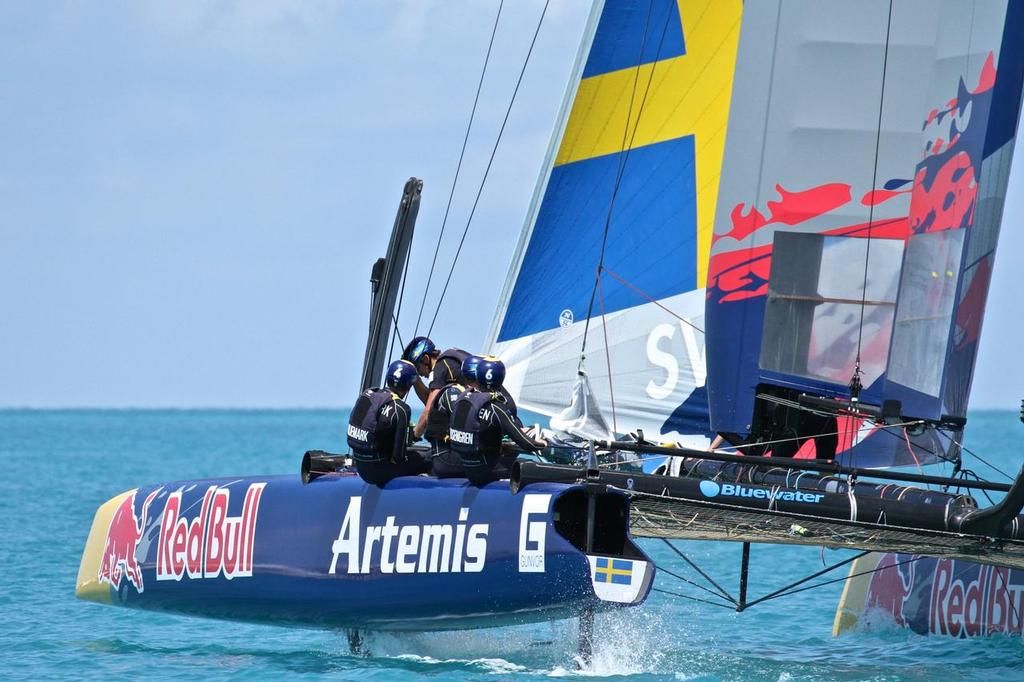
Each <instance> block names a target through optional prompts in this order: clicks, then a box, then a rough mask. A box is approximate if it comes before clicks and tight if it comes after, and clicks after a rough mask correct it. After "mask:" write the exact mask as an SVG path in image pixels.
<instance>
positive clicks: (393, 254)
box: [359, 178, 423, 391]
mask: <svg viewBox="0 0 1024 682" xmlns="http://www.w3.org/2000/svg"><path fill="white" fill-rule="evenodd" d="M422 191H423V181H422V180H420V179H419V178H409V180H408V181H406V183H405V188H404V189H403V190H402V200H401V202H400V203H399V204H398V214H397V215H396V216H395V225H394V227H392V228H391V241H390V242H389V243H388V251H387V255H386V256H385V257H384V258H378V259H377V261H376V262H375V263H374V264H373V269H372V270H371V272H370V287H371V299H370V329H369V334H368V336H367V339H366V354H365V356H364V358H363V377H362V380H361V381H360V384H359V386H360V388H359V390H360V391H365V390H366V389H368V388H371V387H373V386H377V385H379V384H380V379H381V376H382V375H383V373H384V363H385V362H386V361H387V359H388V342H389V339H390V338H391V332H392V328H393V327H392V325H393V324H394V322H395V319H394V315H395V303H396V301H397V299H398V288H399V286H400V285H401V283H402V273H403V271H404V270H405V262H406V259H407V258H408V256H409V247H410V246H411V245H412V234H413V229H414V228H415V226H416V215H417V214H418V213H419V210H420V194H421V192H422Z"/></svg>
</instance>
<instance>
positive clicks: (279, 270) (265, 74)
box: [0, 0, 1024, 409]
mask: <svg viewBox="0 0 1024 682" xmlns="http://www.w3.org/2000/svg"><path fill="white" fill-rule="evenodd" d="M542 5H543V3H542V2H541V0H522V1H518V0H517V1H516V2H508V3H506V6H505V8H504V10H503V14H502V23H501V25H500V27H499V31H498V35H497V38H496V41H495V46H494V52H493V54H492V57H491V65H490V67H489V72H488V76H487V79H486V81H485V84H484V90H483V93H482V95H481V103H480V109H479V111H478V114H477V118H476V122H475V123H474V130H473V133H472V135H471V137H470V141H469V147H468V150H467V155H466V160H465V162H464V165H463V176H462V178H461V180H460V184H459V187H458V190H457V191H456V194H455V200H454V203H453V208H452V213H451V216H450V218H449V222H448V227H447V230H448V232H447V234H446V236H445V239H444V240H443V241H442V246H441V250H440V255H439V261H438V263H439V264H438V269H439V271H440V273H441V275H442V282H443V275H446V274H447V271H448V268H449V267H450V265H451V262H452V257H453V254H454V251H455V247H456V244H457V237H458V235H460V234H461V231H462V229H463V228H464V227H465V225H466V219H467V216H468V212H469V209H470V206H471V204H472V200H473V196H474V195H475V193H476V190H477V187H478V185H479V182H480V178H481V175H482V173H483V170H484V166H485V165H486V163H487V158H488V155H489V153H490V150H491V146H492V145H493V143H494V139H495V135H496V133H497V130H498V127H499V126H500V124H501V119H502V117H503V116H504V113H505V107H506V106H507V103H508V98H509V97H510V95H511V92H512V88H513V86H514V84H515V80H516V77H517V76H518V71H519V69H520V68H521V66H522V62H523V59H524V57H525V55H526V51H527V48H528V45H529V42H530V38H531V36H532V33H533V30H534V28H535V26H536V21H537V19H538V17H539V15H540V11H541V7H542ZM588 7H589V2H588V1H587V0H552V3H551V8H550V9H549V10H548V15H547V17H546V19H545V22H544V25H543V27H542V30H541V33H540V36H539V38H538V43H537V46H536V48H535V52H534V54H533V57H532V58H531V61H530V64H529V66H528V69H527V72H526V76H525V79H524V82H523V85H522V88H521V90H520V92H519V95H518V97H517V100H516V104H515V107H514V108H513V110H512V113H511V116H510V118H509V122H508V127H507V129H506V131H505V133H504V135H503V137H502V141H501V144H500V146H499V148H498V152H497V156H496V158H495V161H494V166H493V168H492V170H491V173H490V177H489V179H488V181H487V183H486V185H485V187H484V191H483V194H482V197H481V201H480V206H479V208H478V209H477V212H476V216H475V218H474V220H473V222H472V224H471V225H470V230H469V232H468V235H467V239H466V244H465V246H464V247H463V253H462V255H461V256H460V259H459V261H458V266H457V268H456V269H455V271H454V275H453V279H452V284H451V287H450V291H451V293H449V295H448V296H447V297H446V299H445V301H444V305H442V306H441V308H440V312H439V315H438V319H437V323H436V325H435V332H434V335H433V336H434V337H435V339H436V340H437V342H438V343H439V344H443V345H457V346H461V347H464V348H468V349H476V348H479V347H480V346H481V344H482V342H483V339H484V336H485V335H486V332H487V329H488V326H489V325H490V323H491V318H492V316H493V314H494V309H495V305H496V302H497V298H498V295H499V293H500V289H501V286H502V285H503V283H504V280H505V276H506V272H507V269H508V263H509V260H510V259H511V256H512V251H513V249H514V246H515V242H516V240H517V238H518V235H519V232H520V230H521V228H522V223H523V220H524V216H525V214H526V211H527V207H528V204H529V200H530V196H531V194H532V192H533V188H534V185H535V183H536V180H537V176H538V174H539V173H540V171H541V167H542V162H543V157H544V153H545V151H546V149H547V145H548V141H549V138H550V136H551V133H552V129H553V128H554V126H555V123H556V117H557V112H558V109H559V106H560V104H561V100H562V95H563V92H564V90H565V87H566V83H567V81H568V78H569V75H570V71H571V68H572V63H573V60H574V58H575V55H576V51H577V47H578V44H579V41H580V38H581V35H582V32H583V27H584V23H585V20H586V15H587V11H588ZM496 10H497V3H496V2H494V1H491V0H488V1H484V0H480V1H478V2H477V1H473V2H469V1H462V0H443V1H441V0H438V1H436V2H430V1H428V0H422V1H416V0H401V1H400V0H394V1H391V2H377V1H373V0H365V1H362V0H348V1H344V2H326V1H319V0H313V1H307V2H302V3H298V2H287V1H285V0H244V1H243V0H224V1H222V2H216V3H214V2H196V1H193V0H180V1H177V2H171V1H170V0H167V1H165V2H153V1H149V0H138V1H135V2H114V1H112V2H102V3H101V2H91V3H90V2H62V1H60V0H54V1H52V2H45V3H34V2H20V3H18V2H8V3H0V74H3V77H2V81H0V147H2V153H0V407H37V408H49V407H246V408H256V407H333V406H343V405H350V404H351V403H352V401H353V399H354V394H355V392H356V390H357V388H358V381H359V374H360V370H361V365H362V357H363V349H364V346H365V342H366V333H365V330H366V324H367V319H368V311H369V285H368V278H369V272H370V266H371V264H372V263H373V261H374V260H375V259H376V258H377V257H379V256H382V255H384V252H385V250H386V247H387V242H388V238H389V236H390V230H391V226H392V223H393V221H394V216H395V210H396V208H397V203H398V200H399V198H400V196H401V190H402V186H403V184H404V182H405V180H406V179H407V178H409V177H410V176H416V177H419V178H422V179H423V181H424V190H423V201H422V205H421V209H420V214H419V219H418V222H417V233H416V238H415V240H414V243H413V251H412V254H411V258H412V261H411V265H410V270H409V279H408V282H407V285H406V291H407V295H406V300H405V306H404V307H403V312H402V316H401V319H400V329H401V332H402V334H403V336H405V337H406V338H407V337H408V336H410V335H411V333H412V328H413V326H414V323H415V318H416V313H417V312H418V310H419V307H420V297H421V296H422V294H423V289H424V284H425V282H426V278H427V272H428V270H429V268H430V262H431V258H432V256H433V252H434V247H435V245H436V243H437V234H438V229H439V227H440V224H441V218H442V215H443V213H444V208H445V204H446V201H447V198H448V192H449V190H450V187H451V182H452V177H453V174H454V171H455V167H456V163H457V161H458V153H459V148H460V146H461V143H462V137H463V135H464V133H465V126H466V123H467V121H468V117H469V111H470V107H471V105H472V101H473V95H474V91H475V87H476V83H477V79H478V78H479V70H480V67H481V66H482V63H483V55H484V53H485V51H486V48H487V41H488V39H489V37H490V28H491V25H492V22H493V20H494V14H495V12H496ZM1020 167H1021V163H1017V164H1016V165H1015V170H1014V172H1013V173H1012V174H1011V177H1010V186H1009V190H1008V198H1007V202H1006V207H1005V213H1004V229H1003V232H1002V235H1001V238H1000V245H999V251H998V255H997V258H996V267H995V274H994V278H993V282H992V288H991V291H990V295H989V306H988V314H987V316H986V320H985V325H984V330H983V334H982V340H981V351H980V358H979V360H978V364H977V371H976V376H975V382H974V390H973V399H972V406H973V407H984V408H1006V409H1016V407H1017V405H1018V404H1019V400H1020V398H1021V397H1022V396H1024V369H1022V364H1024V363H1022V362H1021V361H1020V360H1018V359H1017V358H1016V357H1015V355H1014V354H1013V349H1014V348H1015V347H1016V342H1017V339H1018V338H1020V337H1021V332H1022V331H1024V319H1022V318H1024V316H1022V315H1021V314H1020V312H1021V304H1020V295H1019V293H1018V292H1019V285H1018V283H1017V273H1019V272H1021V271H1022V268H1024V235H1022V232H1021V229H1020V227H1019V226H1020V225H1021V224H1022V222H1024V171H1021V170H1020ZM435 279H436V276H435ZM427 293H428V295H427V304H426V312H425V313H424V315H425V317H427V318H429V317H430V316H431V315H432V313H433V310H434V307H435V306H436V304H437V297H438V294H439V293H440V285H439V284H438V283H436V282H435V284H433V285H432V286H431V289H430V290H429V291H428V292H427ZM423 326H426V325H423Z"/></svg>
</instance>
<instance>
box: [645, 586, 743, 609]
mask: <svg viewBox="0 0 1024 682" xmlns="http://www.w3.org/2000/svg"><path fill="white" fill-rule="evenodd" d="M651 592H661V593H662V594H667V595H669V596H671V597H679V598H680V599H689V600H690V601H699V602H701V603H702V604H711V605H712V606H718V607H720V608H723V609H729V610H730V611H732V610H733V607H731V606H729V605H728V604H723V603H722V602H717V601H711V600H710V599H701V598H700V597H691V596H690V595H688V594H680V593H679V592H672V591H671V590H663V589H661V588H658V587H652V588H651Z"/></svg>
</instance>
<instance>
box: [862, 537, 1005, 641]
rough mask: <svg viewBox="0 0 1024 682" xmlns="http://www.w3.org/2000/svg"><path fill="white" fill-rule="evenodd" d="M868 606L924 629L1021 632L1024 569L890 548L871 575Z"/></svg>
mask: <svg viewBox="0 0 1024 682" xmlns="http://www.w3.org/2000/svg"><path fill="white" fill-rule="evenodd" d="M866 608H867V609H868V610H869V611H870V610H874V611H878V612H881V613H883V614H889V615H891V616H892V618H893V620H895V622H896V624H897V625H901V626H905V627H909V628H910V629H912V630H914V631H915V632H918V633H920V634H929V633H930V634H936V635H947V636H951V637H979V636H987V635H992V634H995V633H999V632H1003V633H1008V634H1017V635H1019V634H1021V632H1022V628H1024V618H1022V614H1024V575H1022V574H1021V572H1020V571H1016V570H1010V569H1007V568H996V567H993V566H982V565H980V564H975V563H970V562H966V561H956V560H952V559H933V558H925V557H913V556H910V555H906V554H886V555H885V556H884V557H883V558H882V560H881V561H880V562H879V564H878V568H877V569H876V572H875V573H874V574H873V575H872V576H871V581H870V585H869V587H868V593H867V602H866Z"/></svg>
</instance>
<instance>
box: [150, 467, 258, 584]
mask: <svg viewBox="0 0 1024 682" xmlns="http://www.w3.org/2000/svg"><path fill="white" fill-rule="evenodd" d="M264 486H266V483H253V484H251V485H250V486H249V488H248V489H247V490H246V491H245V499H244V501H243V503H242V510H241V513H240V514H239V515H238V516H229V515H228V502H229V501H230V498H231V491H230V490H229V489H228V488H221V487H218V486H210V487H209V488H207V490H206V492H205V493H204V494H203V499H202V502H201V505H200V509H199V513H198V514H197V515H196V516H194V517H193V518H192V519H191V520H189V519H186V518H184V516H183V512H184V511H187V510H183V509H182V507H181V504H182V503H181V491H180V490H179V491H177V492H173V493H171V494H170V495H168V496H167V503H166V504H165V505H164V513H163V516H162V517H161V519H160V534H159V542H158V545H157V560H156V579H157V580H181V579H182V578H184V577H188V578H191V579H198V578H216V577H218V576H224V577H225V578H227V579H228V580H231V579H232V578H244V577H249V576H251V575H252V557H253V547H254V545H255V538H256V517H257V515H258V513H259V508H260V497H261V496H262V495H263V488H264Z"/></svg>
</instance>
